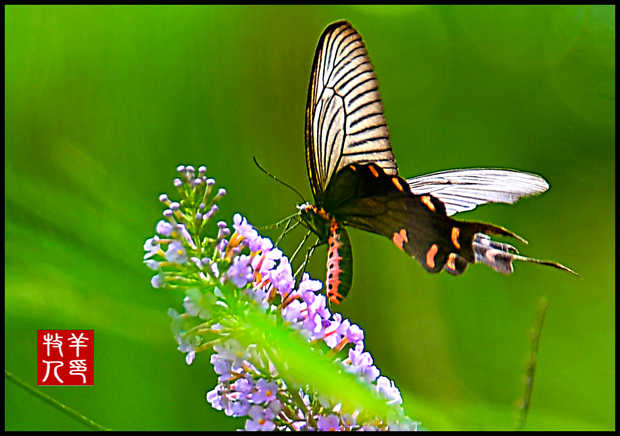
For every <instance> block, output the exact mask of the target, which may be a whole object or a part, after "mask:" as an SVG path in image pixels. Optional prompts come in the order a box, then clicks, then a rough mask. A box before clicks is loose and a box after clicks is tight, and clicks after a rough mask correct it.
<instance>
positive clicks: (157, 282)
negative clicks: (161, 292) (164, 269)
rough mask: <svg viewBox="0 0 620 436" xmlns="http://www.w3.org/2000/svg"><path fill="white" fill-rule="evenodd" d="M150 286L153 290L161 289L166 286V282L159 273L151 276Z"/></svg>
mask: <svg viewBox="0 0 620 436" xmlns="http://www.w3.org/2000/svg"><path fill="white" fill-rule="evenodd" d="M151 285H152V286H153V287H154V288H163V287H164V286H166V281H165V280H164V276H163V275H162V274H161V273H160V274H157V275H156V276H153V278H152V279H151Z"/></svg>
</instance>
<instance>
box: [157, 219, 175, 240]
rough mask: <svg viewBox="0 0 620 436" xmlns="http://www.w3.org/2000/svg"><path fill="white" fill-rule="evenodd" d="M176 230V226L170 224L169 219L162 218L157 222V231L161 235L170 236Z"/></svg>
mask: <svg viewBox="0 0 620 436" xmlns="http://www.w3.org/2000/svg"><path fill="white" fill-rule="evenodd" d="M173 230H174V226H173V225H172V224H170V223H169V222H168V221H164V220H161V221H159V222H158V223H157V226H156V227H155V231H156V232H157V233H159V234H160V235H164V236H170V235H171V234H172V231H173Z"/></svg>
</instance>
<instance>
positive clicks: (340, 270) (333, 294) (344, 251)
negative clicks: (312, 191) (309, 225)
mask: <svg viewBox="0 0 620 436" xmlns="http://www.w3.org/2000/svg"><path fill="white" fill-rule="evenodd" d="M352 281H353V253H352V251H351V241H350V239H349V234H348V233H347V231H346V229H345V228H344V226H342V225H340V224H339V223H338V221H336V220H335V219H332V220H331V224H330V228H329V240H328V248H327V281H326V284H327V296H328V297H329V299H330V300H331V301H332V302H333V303H336V304H340V302H341V301H342V300H344V299H345V297H346V296H347V294H348V293H349V290H350V289H351V283H352Z"/></svg>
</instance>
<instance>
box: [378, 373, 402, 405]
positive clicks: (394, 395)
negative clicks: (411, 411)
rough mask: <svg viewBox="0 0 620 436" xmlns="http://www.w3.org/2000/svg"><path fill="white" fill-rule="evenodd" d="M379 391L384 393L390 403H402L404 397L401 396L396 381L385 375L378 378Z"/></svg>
mask: <svg viewBox="0 0 620 436" xmlns="http://www.w3.org/2000/svg"><path fill="white" fill-rule="evenodd" d="M376 389H377V392H379V393H380V394H382V395H383V396H384V397H386V398H387V399H388V400H390V401H389V402H388V404H402V402H403V399H402V397H401V396H400V391H399V390H398V388H397V387H396V385H394V382H393V381H391V380H390V379H389V378H387V377H385V376H381V377H379V378H378V379H377V388H376Z"/></svg>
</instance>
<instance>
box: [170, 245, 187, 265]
mask: <svg viewBox="0 0 620 436" xmlns="http://www.w3.org/2000/svg"><path fill="white" fill-rule="evenodd" d="M166 260H167V261H168V262H173V263H179V264H181V263H185V262H187V253H186V252H185V248H184V247H183V244H181V243H180V242H179V241H172V242H171V243H170V244H169V245H168V249H167V250H166Z"/></svg>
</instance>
